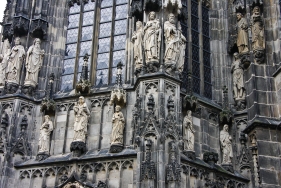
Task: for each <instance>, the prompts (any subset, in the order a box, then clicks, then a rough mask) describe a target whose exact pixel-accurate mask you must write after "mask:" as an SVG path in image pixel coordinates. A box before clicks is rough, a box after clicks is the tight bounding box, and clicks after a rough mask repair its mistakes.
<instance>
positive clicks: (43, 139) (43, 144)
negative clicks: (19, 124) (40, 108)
mask: <svg viewBox="0 0 281 188" xmlns="http://www.w3.org/2000/svg"><path fill="white" fill-rule="evenodd" d="M53 129H54V127H53V122H52V121H51V119H50V117H49V116H48V115H46V116H45V120H44V123H43V124H42V126H41V128H40V136H39V143H38V146H39V151H38V153H45V154H49V151H50V134H51V132H52V131H53Z"/></svg>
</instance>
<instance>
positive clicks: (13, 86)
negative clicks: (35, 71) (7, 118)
mask: <svg viewBox="0 0 281 188" xmlns="http://www.w3.org/2000/svg"><path fill="white" fill-rule="evenodd" d="M18 88H19V84H17V83H15V82H9V81H7V85H6V91H7V93H8V94H14V93H16V92H17V90H18Z"/></svg>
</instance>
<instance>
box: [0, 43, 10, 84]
mask: <svg viewBox="0 0 281 188" xmlns="http://www.w3.org/2000/svg"><path fill="white" fill-rule="evenodd" d="M10 53H11V45H10V42H9V40H8V39H6V40H4V43H3V50H2V54H0V87H4V86H5V80H6V79H5V75H6V68H7V63H8V58H9V55H10Z"/></svg>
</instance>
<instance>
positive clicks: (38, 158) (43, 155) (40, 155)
mask: <svg viewBox="0 0 281 188" xmlns="http://www.w3.org/2000/svg"><path fill="white" fill-rule="evenodd" d="M48 157H50V155H49V153H46V152H39V153H38V154H37V155H36V159H35V160H36V161H43V160H45V159H47V158H48Z"/></svg>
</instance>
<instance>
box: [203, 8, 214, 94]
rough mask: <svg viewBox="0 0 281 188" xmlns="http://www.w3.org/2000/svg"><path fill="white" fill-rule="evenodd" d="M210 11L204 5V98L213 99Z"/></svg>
mask: <svg viewBox="0 0 281 188" xmlns="http://www.w3.org/2000/svg"><path fill="white" fill-rule="evenodd" d="M209 25H210V24H209V9H208V7H206V6H205V5H204V4H203V5H202V35H203V65H204V96H205V97H207V98H209V99H212V83H211V53H210V34H209V32H210V29H209Z"/></svg>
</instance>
